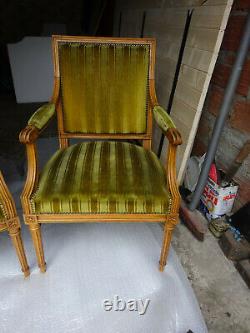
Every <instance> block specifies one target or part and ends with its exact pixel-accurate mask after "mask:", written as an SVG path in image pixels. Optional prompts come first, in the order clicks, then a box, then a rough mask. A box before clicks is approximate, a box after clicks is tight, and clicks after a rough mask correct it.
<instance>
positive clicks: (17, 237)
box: [9, 228, 30, 277]
mask: <svg viewBox="0 0 250 333" xmlns="http://www.w3.org/2000/svg"><path fill="white" fill-rule="evenodd" d="M9 235H10V238H11V240H12V243H13V246H14V248H15V250H16V253H17V256H18V259H19V261H20V264H21V267H22V271H23V274H24V276H25V277H27V276H29V275H30V270H29V266H28V263H27V258H26V255H25V252H24V247H23V242H22V238H21V231H20V228H16V229H10V230H9Z"/></svg>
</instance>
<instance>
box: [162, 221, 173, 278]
mask: <svg viewBox="0 0 250 333" xmlns="http://www.w3.org/2000/svg"><path fill="white" fill-rule="evenodd" d="M173 229H174V225H173V224H172V223H169V222H168V221H166V222H165V225H164V234H163V242H162V248H161V257H160V262H159V270H160V271H161V272H163V270H164V267H165V266H166V263H167V256H168V252H169V247H170V242H171V238H172V232H173Z"/></svg>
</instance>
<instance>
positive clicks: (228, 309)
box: [172, 224, 250, 333]
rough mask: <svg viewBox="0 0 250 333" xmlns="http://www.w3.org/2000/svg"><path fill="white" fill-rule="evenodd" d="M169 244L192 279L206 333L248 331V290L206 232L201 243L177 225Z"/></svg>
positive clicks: (249, 297) (213, 239)
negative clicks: (206, 329)
mask: <svg viewBox="0 0 250 333" xmlns="http://www.w3.org/2000/svg"><path fill="white" fill-rule="evenodd" d="M172 245H173V247H174V249H175V251H176V253H177V255H178V257H179V259H180V261H181V264H182V266H183V268H184V270H185V272H186V274H187V276H188V279H189V280H190V282H191V285H192V287H193V289H194V292H195V294H196V297H197V299H198V302H199V304H200V308H201V311H202V314H203V316H204V319H205V321H206V324H207V326H208V331H209V333H225V332H228V333H229V332H233V333H247V332H248V333H249V332H250V290H249V289H248V287H247V286H246V284H245V282H244V281H243V280H242V278H241V276H240V275H239V273H238V271H237V270H236V269H235V267H234V265H233V263H232V261H230V260H228V259H227V258H226V257H225V256H224V254H223V252H222V251H221V249H220V247H219V245H218V241H217V240H216V239H215V238H214V237H213V235H212V234H211V233H210V232H209V231H208V232H207V234H206V235H205V240H204V242H200V241H198V240H196V239H195V238H194V237H193V235H192V234H191V233H190V231H189V230H188V229H187V228H186V227H185V226H184V225H183V224H179V225H178V226H177V227H176V229H175V232H174V236H173V241H172Z"/></svg>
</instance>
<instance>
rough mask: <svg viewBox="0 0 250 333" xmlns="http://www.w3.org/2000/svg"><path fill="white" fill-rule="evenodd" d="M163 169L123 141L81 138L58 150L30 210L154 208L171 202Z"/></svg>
mask: <svg viewBox="0 0 250 333" xmlns="http://www.w3.org/2000/svg"><path fill="white" fill-rule="evenodd" d="M170 202H171V199H170V195H169V193H168V191H167V185H166V177H165V170H164V168H163V166H162V165H161V163H160V161H159V160H158V158H157V156H156V155H155V154H154V153H153V152H152V151H149V150H146V149H144V148H142V147H139V146H136V145H134V144H130V143H126V142H114V141H113V142H112V141H99V142H84V143H79V144H75V145H72V146H70V147H68V148H64V149H60V150H58V151H57V152H56V153H55V154H54V155H53V156H52V158H51V159H50V160H49V161H48V163H47V164H46V166H45V168H44V169H43V172H42V174H41V176H40V179H39V184H38V189H37V190H36V191H35V193H34V194H33V196H32V202H31V205H32V207H33V212H34V213H146V214H150V213H159V214H167V213H168V211H169V208H170V207H169V206H170Z"/></svg>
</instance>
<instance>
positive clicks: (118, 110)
mask: <svg viewBox="0 0 250 333" xmlns="http://www.w3.org/2000/svg"><path fill="white" fill-rule="evenodd" d="M149 51H150V48H149V45H134V44H130V45H129V44H128V45H127V44H112V43H111V44H91V43H77V42H72V43H69V42H60V43H59V68H60V80H61V81H60V87H61V88H60V89H61V96H62V106H63V122H64V129H65V131H66V132H69V133H104V134H106V133H123V134H124V133H136V134H141V133H145V132H146V124H147V122H146V119H147V100H148V72H149Z"/></svg>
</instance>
